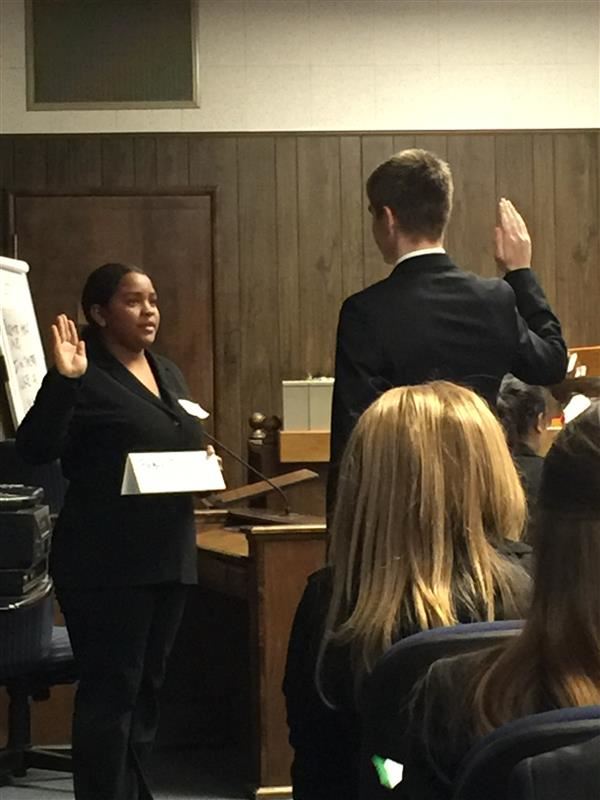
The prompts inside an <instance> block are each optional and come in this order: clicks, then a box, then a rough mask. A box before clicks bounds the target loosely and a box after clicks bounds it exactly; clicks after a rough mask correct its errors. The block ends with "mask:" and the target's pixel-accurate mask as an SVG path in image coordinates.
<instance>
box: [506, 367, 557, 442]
mask: <svg viewBox="0 0 600 800" xmlns="http://www.w3.org/2000/svg"><path fill="white" fill-rule="evenodd" d="M547 400H548V390H547V389H544V388H543V387H541V386H530V385H529V384H527V383H523V381H520V380H518V378H515V377H514V376H513V375H506V376H505V377H504V379H503V381H502V383H501V384H500V392H499V393H498V400H497V403H496V408H497V410H498V416H499V417H500V421H501V422H502V425H503V427H504V430H505V432H506V438H507V440H508V446H509V448H510V450H511V452H513V451H514V450H515V448H516V447H517V446H518V445H519V444H521V443H522V442H524V441H525V439H526V438H527V435H528V434H529V433H530V432H531V431H532V430H533V428H535V425H536V422H537V419H538V417H539V415H540V414H546V413H547V411H548V402H547Z"/></svg>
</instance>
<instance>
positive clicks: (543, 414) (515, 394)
mask: <svg viewBox="0 0 600 800" xmlns="http://www.w3.org/2000/svg"><path fill="white" fill-rule="evenodd" d="M496 407H497V410H498V416H499V417H500V421H501V422H502V425H503V427H504V430H505V431H506V438H507V441H508V447H509V449H510V452H511V453H512V456H513V458H514V460H515V464H516V465H517V470H518V472H519V474H520V476H521V480H522V481H523V488H524V489H525V494H526V496H527V505H528V509H529V515H530V518H531V519H533V517H534V515H535V509H536V504H537V497H538V493H539V490H540V481H541V478H542V466H543V464H544V458H543V457H544V455H545V454H546V453H547V451H548V448H549V447H550V445H551V443H552V432H551V431H549V430H548V427H549V425H550V422H551V421H552V417H553V416H555V415H556V414H558V413H560V405H559V403H558V401H557V400H555V399H554V397H553V396H552V394H551V393H550V391H549V390H548V389H546V388H545V387H544V386H530V385H529V384H527V383H523V381H520V380H519V379H518V378H515V377H514V376H513V375H506V376H505V378H504V380H503V381H502V384H501V385H500V392H499V394H498V400H497V404H496Z"/></svg>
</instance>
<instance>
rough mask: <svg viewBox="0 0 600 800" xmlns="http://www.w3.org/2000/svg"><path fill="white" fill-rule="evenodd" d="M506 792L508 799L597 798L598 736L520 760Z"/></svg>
mask: <svg viewBox="0 0 600 800" xmlns="http://www.w3.org/2000/svg"><path fill="white" fill-rule="evenodd" d="M508 793H509V796H510V798H511V800H597V798H598V797H599V796H600V736H595V737H594V738H593V739H589V740H588V741H586V742H582V743H581V744H574V745H570V746H569V747H561V748H559V749H558V750H551V751H550V752H548V753H541V754H540V755H537V756H532V757H531V758H526V759H525V760H524V761H521V762H520V764H518V765H517V766H516V767H515V769H514V770H513V772H512V773H511V779H510V786H509V790H508Z"/></svg>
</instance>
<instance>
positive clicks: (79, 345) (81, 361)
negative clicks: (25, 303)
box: [52, 314, 88, 378]
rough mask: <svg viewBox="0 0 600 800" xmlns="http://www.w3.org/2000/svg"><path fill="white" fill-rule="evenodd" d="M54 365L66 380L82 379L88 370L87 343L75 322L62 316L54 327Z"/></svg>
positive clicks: (64, 315)
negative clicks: (79, 334)
mask: <svg viewBox="0 0 600 800" xmlns="http://www.w3.org/2000/svg"><path fill="white" fill-rule="evenodd" d="M52 344H53V347H54V364H55V366H56V369H57V370H58V371H59V372H60V374H61V375H64V376H65V378H80V377H81V376H82V375H83V374H84V373H85V371H86V369H87V365H88V362H87V356H86V354H85V342H84V341H83V339H80V338H79V336H78V334H77V328H76V327H75V323H74V322H73V320H71V319H69V318H68V317H67V316H66V314H60V315H59V316H58V317H57V318H56V320H55V322H54V325H53V326H52Z"/></svg>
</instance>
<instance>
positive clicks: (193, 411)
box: [177, 398, 210, 419]
mask: <svg viewBox="0 0 600 800" xmlns="http://www.w3.org/2000/svg"><path fill="white" fill-rule="evenodd" d="M177 402H178V403H179V405H180V406H181V407H182V408H183V410H184V411H187V413H188V414H190V415H191V416H192V417H198V419H207V418H208V417H209V416H210V414H209V413H208V411H205V410H204V409H203V408H202V406H201V405H200V403H194V401H193V400H185V399H184V398H181V400H178V401H177Z"/></svg>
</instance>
